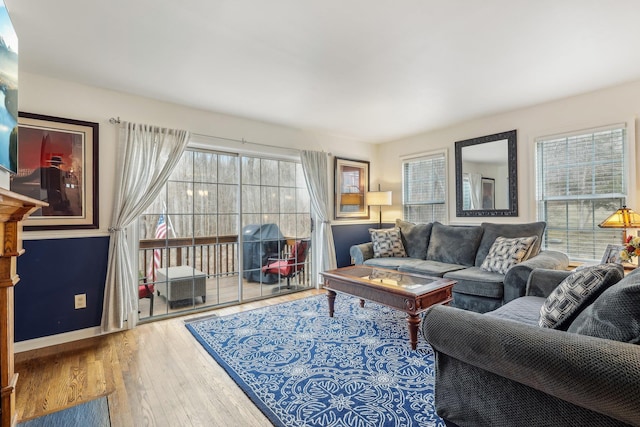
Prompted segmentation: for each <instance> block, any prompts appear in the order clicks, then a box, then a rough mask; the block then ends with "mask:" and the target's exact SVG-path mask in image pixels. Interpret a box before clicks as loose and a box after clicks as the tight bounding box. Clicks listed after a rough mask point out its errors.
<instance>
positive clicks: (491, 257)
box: [480, 236, 538, 274]
mask: <svg viewBox="0 0 640 427" xmlns="http://www.w3.org/2000/svg"><path fill="white" fill-rule="evenodd" d="M537 238H538V237H537V236H530V237H516V238H513V239H507V238H506V237H502V236H500V237H496V240H495V241H494V242H493V245H491V249H489V254H488V255H487V257H486V258H485V259H484V261H483V262H482V265H481V266H480V268H482V269H483V270H486V271H493V272H495V273H501V274H505V273H506V272H507V270H508V269H510V268H511V267H513V266H514V265H516V264H518V263H520V262H522V260H524V259H526V257H527V254H528V253H529V250H530V249H531V246H532V245H533V243H534V242H535V241H536V239H537Z"/></svg>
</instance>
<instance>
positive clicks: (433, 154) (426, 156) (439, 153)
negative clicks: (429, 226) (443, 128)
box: [400, 149, 449, 224]
mask: <svg viewBox="0 0 640 427" xmlns="http://www.w3.org/2000/svg"><path fill="white" fill-rule="evenodd" d="M438 158H442V161H443V162H444V173H443V177H442V179H443V186H444V189H443V201H442V203H440V202H436V201H422V202H420V203H415V202H414V203H411V204H409V203H407V188H406V185H407V183H406V182H405V165H407V164H408V163H412V162H420V161H425V160H430V159H438ZM401 160H402V164H401V170H400V174H401V176H402V217H403V219H405V220H406V221H414V222H427V221H422V220H415V219H413V218H407V216H406V210H405V207H406V206H408V205H412V206H417V205H440V204H442V205H443V210H444V215H443V217H442V218H435V217H432V218H431V220H429V221H428V222H433V221H439V222H442V223H444V224H446V223H448V222H449V221H448V219H449V160H448V156H447V150H446V149H445V150H436V151H430V152H424V153H417V154H412V155H408V156H403V157H401Z"/></svg>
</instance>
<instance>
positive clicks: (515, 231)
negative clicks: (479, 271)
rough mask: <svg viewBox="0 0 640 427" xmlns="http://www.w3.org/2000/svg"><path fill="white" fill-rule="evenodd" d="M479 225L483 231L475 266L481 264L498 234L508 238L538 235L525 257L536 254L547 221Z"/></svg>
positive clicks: (485, 223) (538, 250) (484, 223)
mask: <svg viewBox="0 0 640 427" xmlns="http://www.w3.org/2000/svg"><path fill="white" fill-rule="evenodd" d="M481 226H482V228H483V229H484V233H482V240H481V241H480V246H479V247H478V252H477V254H476V262H475V264H474V265H475V266H477V267H480V266H481V265H482V261H484V259H485V258H486V257H487V255H488V254H489V249H491V245H493V242H495V240H496V238H497V237H499V236H502V237H508V238H510V239H512V238H514V237H529V236H538V239H537V240H536V241H535V242H534V243H533V245H531V250H530V251H529V256H528V257H527V259H528V258H531V257H534V256H536V255H538V253H539V252H540V243H541V242H542V235H543V234H544V230H545V228H546V227H547V223H546V222H544V221H540V222H529V223H524V224H522V223H520V224H496V223H493V222H483V223H482V224H481ZM523 261H525V259H523Z"/></svg>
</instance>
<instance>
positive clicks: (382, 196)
mask: <svg viewBox="0 0 640 427" xmlns="http://www.w3.org/2000/svg"><path fill="white" fill-rule="evenodd" d="M367 206H391V191H369V192H368V193H367Z"/></svg>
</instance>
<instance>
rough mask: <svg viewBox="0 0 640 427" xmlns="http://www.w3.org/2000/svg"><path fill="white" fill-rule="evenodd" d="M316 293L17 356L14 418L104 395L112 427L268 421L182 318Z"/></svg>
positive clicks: (258, 426) (253, 425)
mask: <svg viewBox="0 0 640 427" xmlns="http://www.w3.org/2000/svg"><path fill="white" fill-rule="evenodd" d="M322 293H324V291H321V290H315V289H314V290H309V291H304V292H299V293H293V294H286V295H282V296H278V297H275V298H271V299H268V300H259V301H253V302H251V303H247V304H243V305H238V306H230V307H225V308H221V309H217V310H213V311H212V312H200V313H198V314H193V315H189V316H183V317H176V318H170V319H166V320H160V321H156V322H151V323H146V324H142V325H139V326H138V327H136V328H135V329H133V330H127V331H123V332H117V333H113V334H108V335H103V336H101V337H97V338H91V339H88V340H82V341H77V342H73V343H66V344H62V345H59V346H52V347H48V348H44V349H38V350H33V351H28V352H24V353H18V354H16V358H15V360H16V369H15V370H16V372H18V373H19V380H18V385H17V390H16V412H17V415H18V420H19V421H25V420H28V419H31V418H35V417H38V416H42V415H45V414H47V413H50V412H54V411H57V410H60V409H64V408H65V407H69V406H73V405H76V404H79V403H83V402H86V401H88V400H92V399H95V398H97V397H100V396H104V395H107V396H108V401H109V415H110V417H111V425H112V426H113V427H120V426H123V427H129V426H131V427H137V426H161V427H163V426H203V427H204V426H207V427H209V426H225V427H227V426H236V425H242V426H246V427H263V426H271V423H270V422H269V420H268V419H267V418H266V417H265V416H264V415H263V414H262V412H261V411H260V410H259V409H258V408H257V407H256V406H255V405H254V404H253V403H252V402H251V401H250V400H249V398H248V397H247V396H246V395H245V394H244V392H243V391H242V390H241V389H240V388H239V387H238V386H237V385H236V384H235V382H234V381H233V380H232V379H231V377H229V376H228V375H227V373H226V372H225V371H224V369H223V368H222V367H221V366H220V365H218V364H217V363H216V362H215V360H214V359H213V358H212V357H211V356H210V355H209V354H208V353H207V351H206V350H205V349H204V348H203V347H202V346H201V345H200V344H199V343H198V342H197V341H196V340H195V339H194V338H193V336H192V335H191V333H190V332H189V331H188V330H187V328H186V327H185V325H184V322H185V320H188V319H194V318H198V317H202V316H207V315H210V314H212V313H216V314H217V315H220V316H224V315H228V314H233V313H239V312H243V311H246V310H253V309H256V308H259V307H264V306H268V305H272V304H277V303H281V302H285V301H293V300H295V299H299V298H304V297H307V296H310V295H317V294H322Z"/></svg>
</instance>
